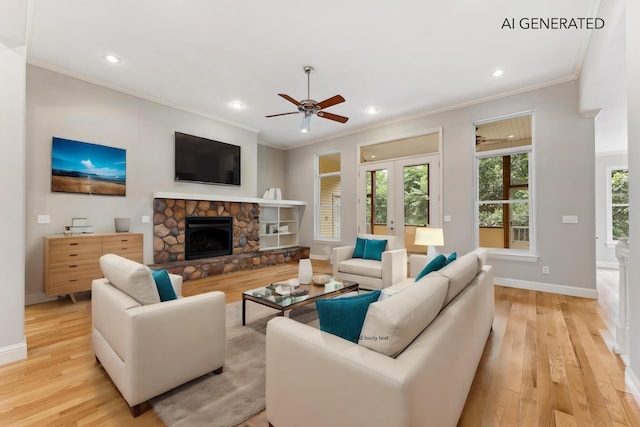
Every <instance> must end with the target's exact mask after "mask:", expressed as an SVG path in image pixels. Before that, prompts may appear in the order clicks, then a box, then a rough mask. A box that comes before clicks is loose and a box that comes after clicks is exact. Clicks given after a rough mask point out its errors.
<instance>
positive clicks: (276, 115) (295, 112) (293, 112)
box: [265, 111, 300, 118]
mask: <svg viewBox="0 0 640 427" xmlns="http://www.w3.org/2000/svg"><path fill="white" fill-rule="evenodd" d="M298 113H300V111H292V112H290V113H280V114H272V115H270V116H265V117H267V118H268V117H278V116H288V115H289V114H298Z"/></svg>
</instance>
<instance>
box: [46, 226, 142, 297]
mask: <svg viewBox="0 0 640 427" xmlns="http://www.w3.org/2000/svg"><path fill="white" fill-rule="evenodd" d="M107 253H112V254H117V255H120V256H123V257H126V258H129V259H131V260H134V261H137V262H139V263H142V258H143V254H142V234H141V233H103V234H90V235H86V234H85V235H78V236H64V237H63V236H51V237H45V238H44V261H45V265H44V290H45V292H46V294H47V295H50V296H55V295H64V294H73V293H75V292H81V291H88V290H90V289H91V281H92V280H93V279H99V278H101V277H102V271H101V270H100V257H101V256H102V255H104V254H107Z"/></svg>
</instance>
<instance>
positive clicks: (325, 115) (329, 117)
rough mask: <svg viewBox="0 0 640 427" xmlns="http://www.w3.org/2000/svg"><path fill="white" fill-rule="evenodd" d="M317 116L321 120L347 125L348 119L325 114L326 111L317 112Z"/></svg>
mask: <svg viewBox="0 0 640 427" xmlns="http://www.w3.org/2000/svg"><path fill="white" fill-rule="evenodd" d="M317 115H318V117H322V118H323V119H329V120H334V121H336V122H340V123H347V120H349V117H345V116H339V115H337V114H333V113H327V112H326V111H318V113H317Z"/></svg>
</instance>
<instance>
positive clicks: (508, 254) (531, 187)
mask: <svg viewBox="0 0 640 427" xmlns="http://www.w3.org/2000/svg"><path fill="white" fill-rule="evenodd" d="M520 116H531V144H530V145H522V146H517V147H510V148H500V149H495V150H484V151H476V146H475V138H474V140H473V165H474V171H473V177H474V187H475V188H474V190H475V191H474V221H473V223H474V230H475V231H474V243H475V247H480V205H481V204H487V203H499V204H502V205H503V206H505V207H506V206H509V205H510V204H511V203H510V202H511V199H509V200H480V173H479V167H480V160H481V159H485V158H490V157H500V156H511V155H514V154H522V153H527V154H528V166H529V168H528V169H529V182H528V185H527V187H528V193H529V194H528V200H527V203H528V204H529V248H528V249H516V248H491V247H487V248H484V249H485V250H486V251H487V252H488V253H489V254H490V255H492V256H493V257H495V258H504V259H512V260H521V261H528V262H535V261H537V259H538V256H537V255H536V254H537V249H536V235H537V232H536V230H537V227H536V226H537V222H536V215H535V213H536V209H535V205H536V203H535V202H536V197H535V194H536V189H535V182H536V180H535V170H536V169H535V114H534V111H526V112H522V113H517V114H511V115H506V116H501V117H495V118H491V119H487V120H479V121H475V122H474V123H473V129H474V133H473V134H474V136H475V128H476V126H478V125H481V124H486V123H490V122H496V121H501V120H507V119H511V118H514V117H520ZM515 202H516V203H522V202H521V201H515Z"/></svg>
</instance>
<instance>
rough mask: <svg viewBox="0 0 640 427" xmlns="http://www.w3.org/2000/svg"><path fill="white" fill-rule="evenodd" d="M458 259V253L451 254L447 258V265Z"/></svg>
mask: <svg viewBox="0 0 640 427" xmlns="http://www.w3.org/2000/svg"><path fill="white" fill-rule="evenodd" d="M456 259H458V253H457V252H451V253H450V254H449V256H448V257H447V265H449V264H451V263H452V262H453V261H455V260H456Z"/></svg>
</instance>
